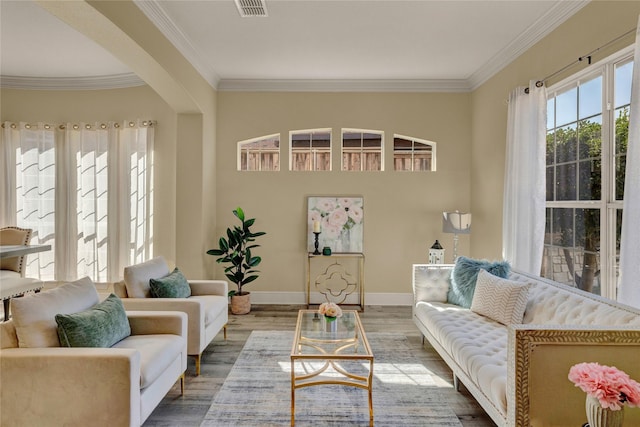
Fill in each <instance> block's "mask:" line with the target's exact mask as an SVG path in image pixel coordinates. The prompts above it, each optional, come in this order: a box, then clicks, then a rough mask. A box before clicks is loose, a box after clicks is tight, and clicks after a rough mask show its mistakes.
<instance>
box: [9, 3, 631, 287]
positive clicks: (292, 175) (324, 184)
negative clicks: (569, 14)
mask: <svg viewBox="0 0 640 427" xmlns="http://www.w3.org/2000/svg"><path fill="white" fill-rule="evenodd" d="M91 4H93V5H96V6H97V7H98V8H99V9H100V11H101V12H102V13H105V14H106V15H108V16H109V18H110V19H112V20H113V21H114V22H118V23H119V27H118V28H121V29H123V30H122V31H126V32H127V34H128V36H129V37H131V38H132V39H135V40H136V41H137V43H138V44H139V46H141V47H143V48H144V49H145V51H146V52H148V53H149V54H150V55H151V56H152V57H153V58H154V59H155V60H156V61H157V62H158V64H161V65H162V66H163V67H164V68H165V70H166V71H167V74H168V75H169V76H171V77H172V78H173V79H174V80H175V85H176V86H179V87H182V88H183V89H184V90H185V91H186V92H187V96H188V97H190V98H191V99H192V100H193V102H194V103H195V104H196V105H197V109H198V110H200V111H195V112H194V111H190V110H188V109H182V108H180V105H181V104H180V102H177V101H176V102H173V101H171V99H172V98H171V96H169V95H165V96H164V97H163V96H161V95H157V93H160V94H163V93H165V92H170V91H165V90H164V88H162V87H160V84H157V83H155V82H154V84H155V85H156V86H157V87H154V88H153V89H151V88H150V87H138V88H129V89H117V90H102V91H28V90H27V91H20V90H9V89H4V90H2V92H1V96H2V99H1V111H0V113H1V119H2V120H3V121H4V120H14V121H51V122H61V121H67V120H72V121H89V122H91V121H102V120H115V121H119V120H123V119H126V118H130V117H144V118H147V117H149V118H152V119H155V120H157V121H158V127H157V129H156V139H157V140H156V159H157V162H156V164H157V167H158V169H157V173H156V190H157V191H156V195H157V197H156V223H155V228H156V232H155V235H156V245H155V247H156V253H158V254H162V255H164V256H165V257H167V259H169V261H170V262H175V263H176V264H178V265H180V266H182V267H183V268H184V269H185V271H186V272H187V274H188V275H190V276H191V277H214V276H217V277H222V274H221V269H220V268H219V267H218V266H216V264H215V262H214V259H213V257H209V256H207V255H205V254H204V252H205V251H206V249H209V248H211V247H213V246H214V245H215V244H216V241H217V237H218V236H219V235H220V234H221V233H222V232H223V231H224V230H225V228H226V227H227V226H228V225H229V224H231V223H233V221H234V219H235V218H234V217H233V216H232V214H231V210H232V209H233V208H235V207H237V206H242V207H243V208H244V209H245V210H246V211H247V213H248V214H249V215H250V216H254V217H256V218H257V229H260V230H264V231H267V232H268V233H269V234H268V235H267V236H265V238H264V239H262V244H263V248H261V249H262V250H261V251H260V254H261V255H263V257H264V263H263V265H262V266H261V270H262V271H263V274H262V277H261V279H260V280H259V281H258V282H256V283H254V284H251V285H250V286H249V288H250V289H249V290H252V291H256V292H278V291H289V292H303V291H304V284H305V279H306V278H305V270H304V265H305V253H306V249H305V224H304V221H305V209H306V198H307V197H308V196H310V195H332V194H336V195H338V194H343V195H362V196H363V197H364V200H365V236H364V240H365V253H366V256H367V261H366V286H367V290H368V291H369V292H374V293H385V292H389V293H409V292H410V290H411V289H410V287H411V272H410V266H411V264H412V263H419V262H425V261H426V259H427V251H428V247H429V246H430V245H431V244H432V243H433V241H434V240H435V239H439V240H441V241H442V243H443V245H444V247H445V248H446V249H447V259H448V260H450V259H451V254H452V245H453V243H452V236H451V235H443V234H442V232H441V225H440V215H441V212H442V211H444V210H454V209H460V210H463V211H471V212H472V213H473V233H472V234H471V235H467V236H461V238H460V250H459V252H460V253H461V254H469V255H471V256H474V257H480V258H490V259H491V258H499V257H500V256H501V246H502V243H501V234H502V229H501V224H502V187H503V174H504V148H505V147H504V144H505V139H506V136H505V135H506V120H507V105H506V100H507V97H508V94H509V92H510V91H511V90H512V89H514V88H515V87H516V86H519V85H524V84H526V83H527V82H528V80H530V79H538V78H540V77H544V76H547V75H549V74H551V73H553V72H554V71H556V70H558V69H560V68H562V67H564V66H565V65H567V64H568V63H570V62H572V61H573V60H575V59H576V58H577V57H578V56H580V55H583V54H585V53H587V52H590V51H592V50H594V49H596V48H597V47H599V46H601V45H602V44H604V43H606V42H608V41H609V40H612V39H614V38H616V37H617V36H619V35H620V34H622V33H623V32H625V31H626V30H628V29H630V28H633V27H635V25H636V23H637V17H638V14H640V2H638V1H634V2H613V1H594V2H591V3H590V4H589V5H588V6H586V7H585V8H584V9H582V10H581V11H580V12H579V13H578V14H576V15H575V16H574V17H573V18H572V19H570V20H569V21H567V22H566V23H565V24H563V25H562V26H560V27H559V28H558V29H557V30H555V31H554V32H553V33H552V34H551V35H549V36H548V37H546V38H545V39H543V40H542V41H541V42H539V43H538V44H537V45H535V46H534V47H533V48H531V49H530V50H529V51H527V52H525V53H524V54H523V55H521V57H519V58H518V59H517V60H516V61H514V62H513V63H512V64H510V65H509V66H507V67H506V68H505V69H503V70H502V71H501V72H499V73H498V74H497V75H496V76H494V77H493V78H492V79H490V80H489V81H488V82H486V83H485V84H483V85H482V86H481V87H480V88H478V89H477V90H475V91H474V92H473V93H468V94H441V93H413V94H411V93H401V94H390V93H381V94H370V93H243V92H222V93H216V91H215V90H213V89H211V88H210V87H209V86H208V85H207V84H206V82H204V80H203V79H202V78H201V77H199V76H198V75H197V73H195V71H194V70H193V69H192V68H191V67H190V66H189V65H188V64H187V63H186V61H185V60H184V58H182V57H181V56H180V55H179V54H177V53H176V51H175V48H173V46H172V45H170V43H169V42H168V41H166V39H163V38H162V37H161V36H160V35H159V33H158V32H157V30H156V29H154V28H152V26H151V24H150V23H148V22H147V21H146V20H144V19H143V18H142V17H141V16H140V12H139V11H137V10H136V9H134V8H133V7H132V5H129V6H127V8H125V9H122V8H121V7H117V8H116V7H112V5H111V4H110V3H109V2H91ZM121 6H122V5H121ZM132 14H135V17H132ZM134 18H135V19H134ZM632 42H633V37H628V38H627V39H625V40H622V41H621V42H619V43H617V44H616V45H614V46H611V47H609V48H607V49H604V50H603V51H601V52H598V54H596V55H594V60H597V59H599V58H602V57H603V56H605V55H608V54H610V53H612V52H613V51H615V50H618V49H620V48H621V47H623V46H625V45H628V44H630V43H632ZM121 59H122V60H123V61H126V58H124V57H123V58H121ZM133 65H136V64H133ZM137 66H139V64H137ZM581 66H582V65H581ZM581 66H577V67H574V68H572V69H571V70H569V71H568V72H567V73H565V76H566V75H569V74H571V73H573V72H575V71H577V70H579V69H580V67H581ZM141 74H144V73H142V72H141ZM560 77H564V76H558V78H560ZM556 80H557V79H556ZM551 83H553V82H551ZM181 96H182V95H181ZM163 99H166V100H167V101H166V102H165V101H164V100H163ZM314 127H330V128H333V130H334V134H333V138H334V143H333V147H334V150H335V148H336V147H339V132H340V128H341V127H361V128H365V129H377V130H382V131H384V132H385V136H386V150H385V156H386V162H385V168H386V171H384V172H367V173H346V172H341V171H339V165H340V156H339V152H338V151H334V157H333V160H334V169H335V170H334V171H332V172H319V173H301V172H289V171H288V149H287V138H288V131H290V130H294V129H308V128H314ZM271 133H281V135H282V142H283V143H282V149H281V150H282V159H283V160H282V167H283V170H282V171H281V172H278V173H240V172H237V171H236V143H237V141H239V140H243V139H247V138H252V137H255V136H260V135H265V134H271ZM393 133H399V134H403V135H409V136H415V137H419V138H424V139H427V140H432V141H435V142H437V155H438V171H437V172H435V173H400V172H394V171H393V170H391V169H392V138H393ZM216 144H218V145H219V147H217V146H216Z"/></svg>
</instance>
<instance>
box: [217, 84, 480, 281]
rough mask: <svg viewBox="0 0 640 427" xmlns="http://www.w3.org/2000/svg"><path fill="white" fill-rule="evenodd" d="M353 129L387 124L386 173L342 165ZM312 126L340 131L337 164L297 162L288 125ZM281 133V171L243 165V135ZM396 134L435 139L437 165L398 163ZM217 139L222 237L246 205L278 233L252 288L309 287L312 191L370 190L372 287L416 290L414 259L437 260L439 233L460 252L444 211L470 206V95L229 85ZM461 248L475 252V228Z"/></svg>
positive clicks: (367, 219) (259, 225) (367, 238)
mask: <svg viewBox="0 0 640 427" xmlns="http://www.w3.org/2000/svg"><path fill="white" fill-rule="evenodd" d="M343 127H350V128H363V129H373V130H381V131H384V133H385V171H383V172H342V171H340V164H341V162H340V153H339V150H340V129H341V128H343ZM310 128H332V129H333V136H332V138H333V141H332V147H333V150H334V151H333V165H334V166H333V169H334V170H333V171H331V172H291V171H289V170H288V167H289V161H288V156H289V150H288V136H289V134H288V132H289V131H290V130H297V129H310ZM274 133H280V135H281V144H280V146H281V159H282V160H281V171H279V172H238V171H237V170H236V164H237V160H236V150H237V142H238V141H242V140H245V139H249V138H253V137H258V136H262V135H267V134H274ZM394 133H398V134H402V135H408V136H414V137H418V138H422V139H426V140H430V141H435V142H436V143H437V168H438V170H437V172H421V173H410V172H395V171H393V164H392V159H393V134H394ZM217 141H218V160H217V174H218V178H217V179H218V189H217V194H218V198H217V201H218V207H217V210H216V212H217V215H216V216H217V218H218V227H217V230H218V235H220V234H222V233H224V231H225V230H226V227H227V226H228V225H230V224H233V223H234V221H237V220H236V219H235V217H233V215H232V213H231V211H232V210H233V209H234V208H235V207H237V206H240V207H242V208H243V209H244V210H245V212H246V213H247V215H248V216H250V217H255V218H257V220H256V225H255V229H256V230H258V231H266V232H267V233H268V234H267V235H266V236H264V238H262V239H261V243H262V248H260V249H259V250H257V251H256V252H257V253H258V254H259V255H261V256H262V257H263V264H262V265H261V267H260V270H261V271H262V276H261V278H260V279H259V280H258V281H257V282H254V283H252V284H250V285H249V286H248V289H247V290H249V291H256V292H264V291H274V292H277V291H288V292H303V291H304V289H305V284H306V275H305V263H306V253H307V252H306V199H307V197H308V196H312V195H362V196H363V197H364V211H365V215H364V224H365V225H364V252H365V255H366V265H365V281H366V290H367V292H372V293H385V292H389V293H410V292H411V264H413V263H425V262H427V255H428V248H429V247H430V246H431V244H432V243H433V242H434V240H435V239H439V240H440V241H441V242H442V243H443V245H444V247H445V248H446V249H447V256H448V259H451V254H452V235H443V234H442V225H441V214H442V212H443V211H444V210H455V209H459V210H461V211H466V210H468V209H469V203H470V186H471V183H470V173H469V167H470V162H471V157H470V154H471V147H470V141H471V123H470V94H434V93H431V94H415V93H414V94H370V93H244V92H220V93H218V133H217ZM211 243H212V247H213V245H215V244H216V240H212V242H211ZM460 253H462V254H468V253H469V236H461V238H460ZM218 271H220V270H218Z"/></svg>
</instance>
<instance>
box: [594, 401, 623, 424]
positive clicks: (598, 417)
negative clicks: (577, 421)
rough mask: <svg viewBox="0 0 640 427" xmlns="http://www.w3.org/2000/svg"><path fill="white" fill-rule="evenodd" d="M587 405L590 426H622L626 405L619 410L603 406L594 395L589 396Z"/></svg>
mask: <svg viewBox="0 0 640 427" xmlns="http://www.w3.org/2000/svg"><path fill="white" fill-rule="evenodd" d="M585 405H586V409H587V420H588V421H589V427H622V421H623V420H624V407H622V408H621V409H620V410H619V411H613V410H611V409H609V408H603V407H602V406H600V402H598V399H596V398H595V397H592V396H587V401H586V404H585Z"/></svg>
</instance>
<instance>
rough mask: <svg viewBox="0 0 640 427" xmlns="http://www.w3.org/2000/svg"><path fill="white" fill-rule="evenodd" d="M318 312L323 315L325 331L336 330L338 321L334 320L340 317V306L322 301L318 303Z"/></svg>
mask: <svg viewBox="0 0 640 427" xmlns="http://www.w3.org/2000/svg"><path fill="white" fill-rule="evenodd" d="M318 312H319V313H320V314H322V315H323V316H324V320H325V331H327V332H337V330H338V322H336V319H337V318H338V317H342V309H341V308H340V306H338V304H336V303H333V302H323V303H322V304H320V308H318Z"/></svg>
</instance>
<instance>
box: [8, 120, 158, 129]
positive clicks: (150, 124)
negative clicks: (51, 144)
mask: <svg viewBox="0 0 640 427" xmlns="http://www.w3.org/2000/svg"><path fill="white" fill-rule="evenodd" d="M7 123H8V126H9V127H10V128H11V129H17V127H18V124H17V123H15V122H10V121H7V122H3V123H2V125H0V127H2V129H5V128H6V126H7ZM111 123H113V127H115V128H119V127H120V126H121V125H120V122H111ZM123 123H124V125H125V126H126V125H129V127H134V126H135V125H136V124H138V123H139V124H140V125H141V126H142V127H145V126H146V127H153V126H155V124H156V121H155V120H137V121H125V122H123ZM38 126H39V124H31V123H25V124H24V127H25V128H26V129H31V128H32V127H35V128H37V127H38ZM42 127H43V128H45V129H47V130H48V129H51V128H52V127H54V128H55V127H57V128H59V129H65V128H66V127H67V125H66V124H61V125H51V124H49V123H43V124H42ZM71 127H72V128H73V129H74V130H78V129H80V125H78V124H72V125H71ZM84 127H85V129H94V128H96V129H97V128H101V129H106V128H108V127H109V125H107V124H106V123H100V124H97V123H96V124H90V123H85V125H84Z"/></svg>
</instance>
